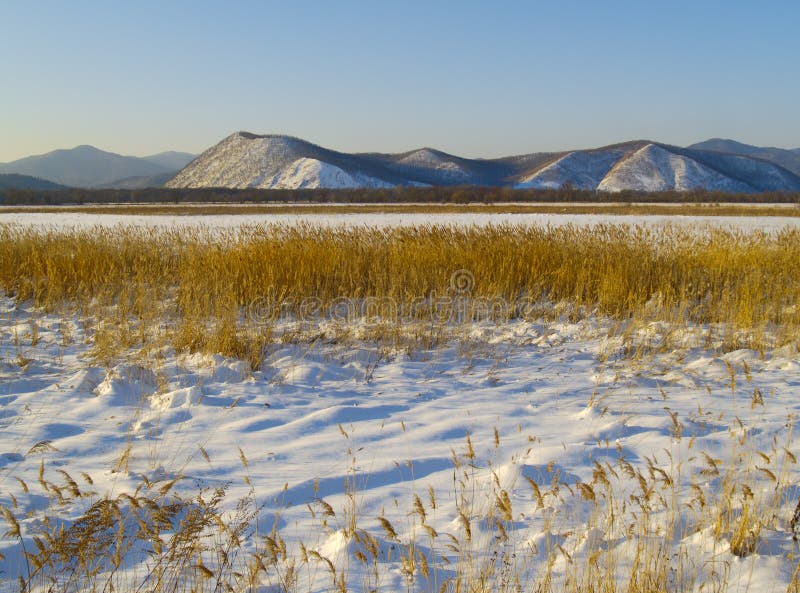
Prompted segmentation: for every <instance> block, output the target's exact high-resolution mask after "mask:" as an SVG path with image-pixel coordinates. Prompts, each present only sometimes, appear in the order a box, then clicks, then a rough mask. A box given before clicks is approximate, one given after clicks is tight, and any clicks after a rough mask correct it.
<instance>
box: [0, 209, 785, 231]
mask: <svg viewBox="0 0 800 593" xmlns="http://www.w3.org/2000/svg"><path fill="white" fill-rule="evenodd" d="M3 223H11V224H21V225H26V226H34V227H50V228H91V227H93V226H103V227H113V226H116V225H131V226H153V227H162V228H163V227H207V228H210V229H214V228H226V229H233V228H237V227H241V226H242V225H265V224H285V225H296V224H311V225H317V226H349V227H358V226H365V227H397V226H421V225H455V226H473V225H475V226H489V225H521V226H546V225H550V226H564V225H574V226H593V225H597V224H629V225H638V224H641V225H648V226H654V227H660V226H666V225H677V226H683V227H696V228H698V229H703V228H706V227H708V226H717V227H722V228H730V229H741V230H753V229H760V230H764V231H776V230H780V229H782V228H785V227H787V226H789V227H800V217H792V216H785V217H784V216H680V215H652V216H644V215H614V214H519V213H503V214H501V213H352V214H351V213H325V214H317V213H297V214H224V215H181V216H169V215H128V214H105V213H103V214H97V213H91V214H88V213H73V212H62V213H57V214H53V213H36V212H3V211H2V209H0V224H3Z"/></svg>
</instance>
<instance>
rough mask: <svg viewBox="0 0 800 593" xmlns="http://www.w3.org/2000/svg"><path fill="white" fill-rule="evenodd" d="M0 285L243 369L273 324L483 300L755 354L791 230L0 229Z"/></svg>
mask: <svg viewBox="0 0 800 593" xmlns="http://www.w3.org/2000/svg"><path fill="white" fill-rule="evenodd" d="M459 274H462V275H463V277H461V278H459V277H458V275H459ZM459 282H462V284H461V285H459V284H458V283H459ZM0 290H3V291H4V292H5V293H6V294H7V295H11V296H13V297H14V298H16V299H17V301H19V302H24V301H32V302H33V304H34V305H35V306H37V307H42V308H44V309H47V310H51V311H52V310H57V309H59V308H63V307H65V306H67V307H72V308H73V310H74V308H77V309H79V310H80V311H82V312H84V313H85V314H86V315H90V316H93V317H92V320H93V323H94V324H95V325H96V326H97V328H98V338H101V337H102V332H101V331H100V330H101V329H102V328H114V330H115V331H116V332H117V333H116V334H115V335H114V336H113V337H112V338H109V339H108V340H107V341H108V342H110V343H117V344H120V345H122V346H130V345H131V344H134V343H136V342H137V341H147V337H148V336H151V335H152V333H153V328H158V331H157V332H156V333H159V332H160V335H161V336H162V337H165V336H166V337H168V339H169V340H171V341H172V343H173V344H174V345H176V346H177V347H179V348H189V349H192V350H210V351H219V352H222V353H224V354H231V355H236V356H246V357H248V358H253V357H256V358H257V351H258V348H260V347H261V346H263V344H264V343H266V342H268V341H269V340H271V339H273V337H274V336H273V333H272V329H273V328H274V327H275V325H276V323H278V322H279V321H280V320H281V319H284V320H285V319H287V318H291V319H298V318H302V319H308V318H309V317H313V318H314V319H315V320H317V321H320V320H323V321H324V320H325V319H329V318H330V317H331V315H333V313H338V317H337V318H339V319H342V318H344V319H345V321H348V322H357V321H358V320H359V319H361V318H362V317H364V316H367V317H370V318H374V319H379V320H380V319H381V318H382V321H383V322H384V323H383V325H382V326H381V327H382V328H383V330H384V331H389V333H391V331H390V330H396V329H397V327H398V325H400V324H403V323H406V322H408V321H409V320H414V319H416V320H428V321H430V320H431V319H436V320H441V319H445V320H452V319H453V318H454V317H453V316H452V315H450V314H448V312H449V313H452V312H453V311H452V310H453V309H455V308H456V305H458V306H460V307H461V309H460V310H459V312H460V317H459V319H460V320H462V321H464V320H465V318H466V320H467V321H469V320H471V319H472V318H473V317H474V313H475V312H474V310H473V309H469V308H467V309H464V307H463V304H464V302H467V303H468V304H473V305H474V303H475V302H479V303H483V305H486V304H487V303H488V304H489V305H490V310H491V313H492V316H493V320H494V321H505V320H508V319H514V318H521V317H525V318H528V319H531V318H541V317H547V316H550V317H551V318H552V316H554V315H558V314H561V313H563V312H564V311H567V312H568V313H569V315H570V316H572V317H575V316H588V315H599V316H603V317H606V318H608V319H611V320H616V321H618V322H619V325H618V327H619V328H621V330H622V331H628V330H629V329H630V327H632V325H631V324H632V323H633V324H635V323H650V322H653V321H666V322H669V323H670V324H672V325H673V326H676V327H684V326H688V325H694V326H702V327H706V328H715V329H716V331H720V332H724V333H725V334H726V335H729V336H731V346H736V345H737V344H738V345H745V343H749V345H751V346H758V347H763V346H764V345H765V344H767V343H768V344H769V345H781V344H787V343H791V344H794V343H795V342H796V341H797V338H798V336H800V333H798V328H799V327H800V308H798V303H799V302H800V300H799V297H800V231H798V230H793V229H788V228H787V229H785V230H783V231H780V232H774V233H766V232H760V231H754V232H744V231H736V230H722V229H719V228H712V227H709V228H708V229H707V230H706V231H705V232H698V231H697V230H696V229H694V230H693V229H681V228H678V227H673V226H667V227H663V228H657V229H656V228H648V227H642V226H625V225H611V224H607V225H597V226H593V227H577V226H565V227H557V228H555V227H518V226H495V227H480V228H479V227H452V226H431V227H416V228H381V229H376V228H320V227H315V226H309V225H298V226H275V225H272V226H252V227H242V228H239V229H236V230H233V231H212V230H209V229H202V228H201V229H196V228H195V229H184V230H177V229H153V228H140V227H118V228H112V229H108V228H93V229H85V230H77V229H76V230H37V229H31V228H25V227H21V226H14V225H4V226H0ZM456 299H457V301H456ZM365 304H369V305H370V306H369V307H365ZM497 305H499V306H497ZM443 308H444V309H445V311H444V314H443V311H442V309H443ZM485 308H486V307H484V309H485ZM342 311H344V313H342ZM465 311H466V313H465ZM626 328H627V329H626ZM109 331H110V329H109ZM120 332H122V335H119V334H120ZM742 340H744V342H742ZM734 342H736V343H734ZM254 362H257V361H255V360H254Z"/></svg>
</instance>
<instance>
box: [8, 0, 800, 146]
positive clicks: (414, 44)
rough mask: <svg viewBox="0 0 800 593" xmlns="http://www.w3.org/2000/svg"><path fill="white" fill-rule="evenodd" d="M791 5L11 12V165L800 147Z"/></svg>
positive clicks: (177, 5) (798, 12) (266, 5)
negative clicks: (80, 154) (209, 155)
mask: <svg viewBox="0 0 800 593" xmlns="http://www.w3.org/2000/svg"><path fill="white" fill-rule="evenodd" d="M798 17H800V5H798V4H797V2H796V1H783V0H782V1H773V2H765V3H761V4H759V5H758V6H756V5H755V4H754V3H751V2H745V1H729V2H719V1H716V0H709V1H707V2H703V3H696V2H686V1H682V0H681V1H677V2H672V3H669V4H661V5H656V4H654V3H641V2H628V1H617V2H612V3H604V4H602V5H601V4H599V3H595V2H589V1H583V2H578V1H576V2H571V3H558V5H553V4H552V3H544V2H516V1H510V2H507V3H503V4H502V5H489V4H487V3H482V2H462V3H459V4H458V5H445V4H444V3H442V4H438V3H425V2H404V3H402V4H400V5H388V4H386V5H385V4H383V3H367V2H346V1H345V2H339V3H322V2H306V3H303V4H302V6H296V5H294V4H288V3H283V2H278V1H256V0H241V1H239V2H236V3H222V2H211V1H195V2H188V1H185V0H181V1H178V0H175V1H173V2H155V1H153V0H142V1H140V2H136V3H108V2H100V1H96V0H85V1H81V2H74V3H65V2H56V1H54V0H48V1H41V2H36V3H31V2H22V1H17V0H9V1H8V2H4V3H2V4H0V33H1V34H0V52H2V55H3V56H4V59H3V60H2V61H0V74H1V75H2V80H3V81H4V84H3V91H2V93H0V114H1V115H0V138H2V141H1V142H0V162H8V161H12V160H15V159H18V158H22V157H26V156H31V155H35V154H43V153H47V152H50V151H52V150H55V149H62V148H66V149H69V148H73V147H75V146H78V145H83V144H88V145H92V146H95V147H97V148H99V149H101V150H107V151H111V152H117V153H120V154H125V155H136V156H147V155H152V154H155V153H159V152H163V151H167V150H177V151H185V152H193V153H199V152H202V151H203V150H205V149H207V148H208V147H210V146H212V145H213V144H215V143H217V142H218V141H220V140H221V139H222V138H224V137H225V136H227V135H229V134H231V133H233V132H236V131H239V130H246V131H249V132H253V133H256V134H269V133H285V134H290V135H293V136H298V137H300V138H303V139H305V140H308V141H310V142H314V143H316V144H320V145H322V146H325V147H327V148H332V149H335V150H341V151H345V152H373V151H374V152H404V151H408V150H412V149H415V148H419V147H422V146H430V147H433V148H437V149H440V150H443V151H446V152H450V153H454V154H457V155H460V156H466V157H481V158H494V157H500V156H509V155H514V154H523V153H530V152H540V151H562V150H570V149H580V148H592V147H597V146H603V145H608V144H613V143H617V142H623V141H628V140H635V139H648V140H654V141H659V142H664V143H667V144H675V145H679V146H685V145H688V144H692V143H694V142H699V141H702V140H706V139H708V138H712V137H722V138H730V139H734V140H737V141H740V142H744V143H747V144H754V145H758V146H775V147H779V148H797V147H800V118H798V117H797V105H798V104H800V79H798V77H796V76H794V74H795V73H796V70H797V68H796V56H798V55H800V37H798V36H797V35H796V32H795V30H794V29H795V25H796V23H797V22H798V20H799V19H798Z"/></svg>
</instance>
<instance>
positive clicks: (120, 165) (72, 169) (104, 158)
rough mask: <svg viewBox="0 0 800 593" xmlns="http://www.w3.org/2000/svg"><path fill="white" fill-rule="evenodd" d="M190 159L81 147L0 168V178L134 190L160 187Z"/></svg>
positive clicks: (174, 154)
mask: <svg viewBox="0 0 800 593" xmlns="http://www.w3.org/2000/svg"><path fill="white" fill-rule="evenodd" d="M194 157H195V155H193V154H189V153H181V152H162V153H159V154H155V155H152V156H147V157H133V156H123V155H121V154H116V153H113V152H106V151H104V150H99V149H97V148H95V147H93V146H86V145H84V146H78V147H76V148H72V149H61V150H54V151H52V152H48V153H47V154H42V155H36V156H29V157H25V158H22V159H19V160H16V161H13V162H11V163H4V164H0V174H11V173H14V174H17V175H27V176H30V177H37V178H39V179H44V180H46V181H51V182H53V183H57V184H59V185H64V186H70V187H106V188H130V189H135V188H137V187H152V186H159V185H163V184H164V183H165V182H166V181H168V180H169V179H171V178H172V177H173V176H174V175H175V173H177V172H178V170H179V169H181V168H182V167H183V166H185V165H186V164H187V163H189V161H191V160H192V159H193V158H194Z"/></svg>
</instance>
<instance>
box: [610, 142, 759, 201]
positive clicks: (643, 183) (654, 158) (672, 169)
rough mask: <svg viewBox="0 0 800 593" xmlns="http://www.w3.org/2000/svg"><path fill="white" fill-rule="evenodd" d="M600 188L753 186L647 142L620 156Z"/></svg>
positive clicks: (727, 188) (733, 188)
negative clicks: (635, 149) (637, 148)
mask: <svg viewBox="0 0 800 593" xmlns="http://www.w3.org/2000/svg"><path fill="white" fill-rule="evenodd" d="M597 189H599V190H600V191H623V190H634V191H647V192H649V191H668V190H677V191H687V190H693V189H708V190H714V191H727V192H748V191H753V188H752V187H750V186H748V185H747V184H745V183H742V182H740V181H737V180H735V179H731V178H730V177H727V176H725V175H723V174H722V173H720V172H718V171H715V170H714V169H711V168H709V167H706V166H705V165H703V164H701V163H699V162H697V161H695V160H693V159H691V158H689V157H687V156H684V155H681V154H676V153H674V152H671V151H670V150H668V149H666V148H664V147H662V146H659V145H657V144H647V145H646V146H643V147H642V148H640V149H639V150H637V151H636V152H634V153H633V154H631V155H629V156H627V157H625V158H622V159H620V160H619V161H618V162H617V163H616V164H615V165H614V166H613V167H611V170H610V171H609V172H608V174H607V175H606V176H605V177H603V179H602V181H600V183H599V184H598V186H597Z"/></svg>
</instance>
